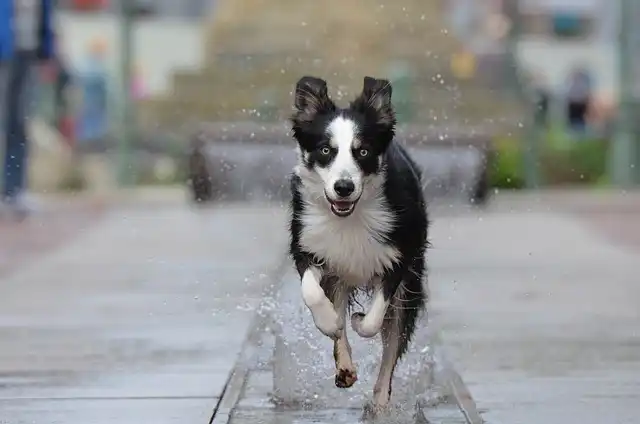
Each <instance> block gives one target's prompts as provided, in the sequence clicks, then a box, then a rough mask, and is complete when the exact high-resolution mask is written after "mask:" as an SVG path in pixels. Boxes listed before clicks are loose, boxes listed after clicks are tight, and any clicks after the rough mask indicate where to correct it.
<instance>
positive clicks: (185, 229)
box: [0, 202, 285, 424]
mask: <svg viewBox="0 0 640 424" xmlns="http://www.w3.org/2000/svg"><path fill="white" fill-rule="evenodd" d="M181 203H182V202H181ZM282 217H283V215H282V210H281V209H279V208H274V207H271V206H265V207H262V206H251V207H248V206H246V205H245V206H232V205H231V206H226V207H218V208H215V209H213V210H210V211H191V210H188V209H187V208H185V207H184V206H182V205H180V204H174V205H173V206H172V205H170V204H168V203H166V202H165V203H164V204H163V205H162V206H161V207H159V206H158V205H156V206H154V207H135V206H133V205H129V206H123V207H120V208H118V209H117V210H115V211H112V212H110V213H109V214H108V215H107V216H106V217H105V218H104V219H103V220H102V221H101V222H100V223H99V224H97V225H94V226H92V227H91V228H89V229H86V230H85V231H82V234H78V235H77V236H76V237H75V239H74V240H72V241H69V242H68V243H66V244H63V245H60V246H59V247H58V249H57V250H55V251H53V250H49V251H48V253H47V254H45V255H44V256H40V257H39V259H38V260H33V261H31V262H30V263H29V264H27V265H25V264H23V265H22V266H20V267H19V269H17V270H14V271H12V272H11V273H7V274H5V275H4V276H2V277H0V287H1V292H2V296H0V346H1V348H0V422H2V423H3V424H4V423H11V424H18V423H47V424H50V423H65V424H73V423H82V424H85V423H89V422H90V423H113V422H119V423H123V424H124V423H131V424H134V423H135V424H140V423H143V422H154V423H165V422H166V423H174V422H175V423H197V422H203V423H204V422H207V421H208V420H209V418H210V416H211V412H212V410H213V408H214V405H215V404H216V399H217V398H218V397H219V396H220V394H221V393H222V390H223V387H224V385H225V383H226V381H227V378H228V375H229V372H230V370H231V369H232V367H233V364H234V362H235V360H236V357H237V354H238V352H239V350H240V348H241V344H242V342H243V340H244V337H245V334H246V332H247V329H248V326H249V323H250V321H251V319H252V317H253V315H254V310H255V308H256V305H257V304H258V302H259V300H260V298H261V293H262V291H263V289H264V288H265V286H266V285H268V283H269V281H270V278H271V277H272V276H271V275H270V274H271V273H272V272H274V270H275V269H276V268H277V267H278V266H279V264H280V263H281V259H282V256H283V252H284V244H283V243H284V234H285V233H284V231H283V230H282V227H283V225H284V221H283V218H282ZM3 242H4V240H3Z"/></svg>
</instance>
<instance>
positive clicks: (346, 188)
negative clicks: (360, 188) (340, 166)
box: [333, 179, 356, 197]
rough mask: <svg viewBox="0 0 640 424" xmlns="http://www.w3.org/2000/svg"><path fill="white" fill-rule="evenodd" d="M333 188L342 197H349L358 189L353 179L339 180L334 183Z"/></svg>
mask: <svg viewBox="0 0 640 424" xmlns="http://www.w3.org/2000/svg"><path fill="white" fill-rule="evenodd" d="M333 189H334V190H335V192H336V193H337V194H338V196H340V197H347V196H349V195H350V194H351V193H353V191H354V190H355V189H356V186H355V184H353V181H351V180H345V179H342V180H338V181H336V182H335V184H333Z"/></svg>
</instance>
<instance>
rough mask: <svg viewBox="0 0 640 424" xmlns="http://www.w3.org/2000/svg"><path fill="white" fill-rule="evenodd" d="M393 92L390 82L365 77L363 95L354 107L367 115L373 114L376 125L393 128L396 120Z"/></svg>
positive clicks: (354, 103)
mask: <svg viewBox="0 0 640 424" xmlns="http://www.w3.org/2000/svg"><path fill="white" fill-rule="evenodd" d="M392 92H393V89H392V87H391V82H390V81H389V80H386V79H378V78H373V77H368V76H367V77H364V84H363V87H362V94H360V96H359V97H358V98H357V99H356V101H355V102H353V104H352V107H355V108H356V109H360V110H361V111H363V112H365V113H367V112H369V113H370V112H373V114H374V116H375V120H376V123H378V124H382V125H387V126H391V127H393V126H394V125H395V123H396V118H395V112H394V110H393V105H392V104H391V94H392Z"/></svg>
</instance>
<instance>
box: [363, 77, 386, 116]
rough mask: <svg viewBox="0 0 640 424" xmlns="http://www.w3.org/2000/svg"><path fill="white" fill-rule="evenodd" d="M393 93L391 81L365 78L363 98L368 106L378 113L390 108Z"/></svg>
mask: <svg viewBox="0 0 640 424" xmlns="http://www.w3.org/2000/svg"><path fill="white" fill-rule="evenodd" d="M392 92H393V89H392V87H391V82H389V80H386V79H377V78H372V77H364V86H363V88H362V98H363V100H365V104H366V105H367V106H369V107H372V108H373V109H375V110H377V111H380V110H383V109H386V108H390V107H391V94H392Z"/></svg>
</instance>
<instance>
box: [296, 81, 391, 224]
mask: <svg viewBox="0 0 640 424" xmlns="http://www.w3.org/2000/svg"><path fill="white" fill-rule="evenodd" d="M391 91H392V90H391V84H390V82H389V81H387V80H384V79H375V78H371V77H365V78H364V87H363V89H362V93H361V94H360V95H359V96H358V97H357V98H356V99H355V100H354V101H353V102H351V103H350V104H349V107H348V108H345V109H341V108H339V107H337V106H336V105H335V103H334V102H333V101H332V100H331V99H330V98H329V94H328V92H327V83H326V81H324V80H322V79H320V78H315V77H310V76H305V77H302V78H301V79H300V81H298V83H297V85H296V90H295V104H294V105H295V109H296V112H295V113H294V115H293V117H292V119H291V121H292V124H293V136H294V138H295V139H296V140H297V142H298V146H299V150H300V157H301V168H302V169H303V170H304V172H305V174H307V175H308V176H311V177H313V179H314V180H315V181H317V182H319V183H321V185H322V188H323V190H324V197H325V198H326V200H327V203H328V207H329V208H330V209H331V211H332V212H333V213H334V214H335V215H337V216H339V217H346V216H349V215H351V214H352V213H353V211H354V210H355V208H356V205H357V203H358V200H360V197H361V196H362V194H363V192H364V190H365V186H366V184H367V182H368V181H370V180H371V177H375V176H376V175H377V174H378V173H379V172H380V171H381V169H382V167H383V165H384V160H383V158H384V153H385V151H386V150H387V147H388V146H389V144H390V143H391V141H392V140H393V136H394V131H395V124H396V119H395V113H394V111H393V106H392V105H391Z"/></svg>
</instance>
